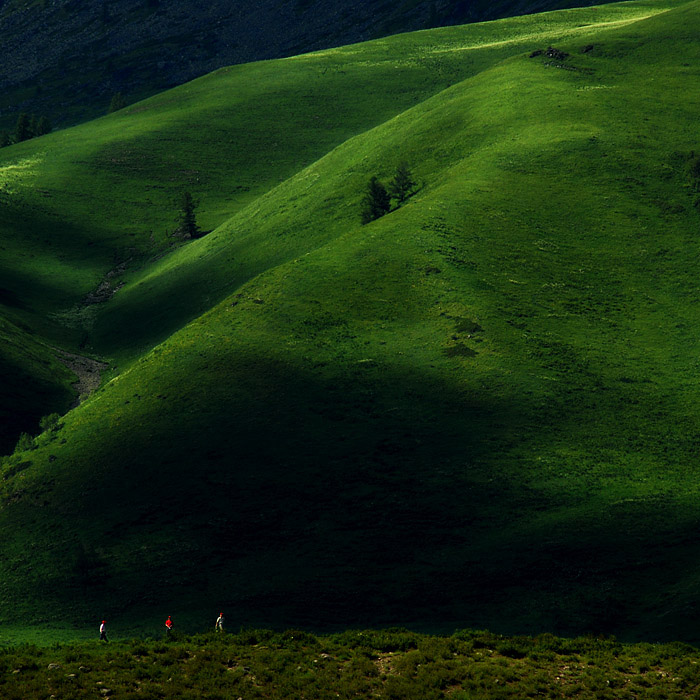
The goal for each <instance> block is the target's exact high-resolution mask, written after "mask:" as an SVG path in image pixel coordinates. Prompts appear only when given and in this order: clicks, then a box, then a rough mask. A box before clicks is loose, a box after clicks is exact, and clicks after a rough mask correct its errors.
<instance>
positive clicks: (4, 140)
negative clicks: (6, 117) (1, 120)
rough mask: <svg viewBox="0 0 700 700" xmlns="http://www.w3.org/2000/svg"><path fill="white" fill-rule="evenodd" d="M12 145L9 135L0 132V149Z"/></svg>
mask: <svg viewBox="0 0 700 700" xmlns="http://www.w3.org/2000/svg"><path fill="white" fill-rule="evenodd" d="M11 143H12V139H11V138H10V135H9V134H8V133H7V132H6V131H0V148H5V146H9V145H10V144H11Z"/></svg>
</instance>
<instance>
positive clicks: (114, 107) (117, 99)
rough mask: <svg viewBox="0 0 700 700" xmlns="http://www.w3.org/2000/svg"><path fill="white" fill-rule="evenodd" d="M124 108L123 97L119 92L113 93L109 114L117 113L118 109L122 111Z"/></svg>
mask: <svg viewBox="0 0 700 700" xmlns="http://www.w3.org/2000/svg"><path fill="white" fill-rule="evenodd" d="M124 107H126V100H125V99H124V95H122V94H121V92H115V93H114V95H112V101H111V102H110V103H109V114H111V113H112V112H118V111H119V110H120V109H124Z"/></svg>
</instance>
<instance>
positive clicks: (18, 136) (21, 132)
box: [15, 112, 34, 143]
mask: <svg viewBox="0 0 700 700" xmlns="http://www.w3.org/2000/svg"><path fill="white" fill-rule="evenodd" d="M32 136H34V132H33V131H32V125H31V120H30V118H29V115H28V114H27V113H26V112H22V113H21V114H20V115H19V117H17V125H16V126H15V143H20V142H21V141H26V140H27V139H30V138H32Z"/></svg>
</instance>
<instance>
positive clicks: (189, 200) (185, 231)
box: [175, 192, 201, 238]
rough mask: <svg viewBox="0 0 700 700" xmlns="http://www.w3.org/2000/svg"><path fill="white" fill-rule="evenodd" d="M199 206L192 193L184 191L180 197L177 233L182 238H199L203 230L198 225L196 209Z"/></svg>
mask: <svg viewBox="0 0 700 700" xmlns="http://www.w3.org/2000/svg"><path fill="white" fill-rule="evenodd" d="M196 206H197V202H196V201H195V199H194V197H193V196H192V193H190V192H183V193H182V196H181V198H180V219H179V224H178V227H177V229H176V231H175V234H176V235H177V236H179V237H181V238H199V237H200V235H201V231H200V230H199V226H197V217H196V216H195V213H194V210H195V208H196Z"/></svg>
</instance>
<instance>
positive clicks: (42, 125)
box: [34, 117, 52, 136]
mask: <svg viewBox="0 0 700 700" xmlns="http://www.w3.org/2000/svg"><path fill="white" fill-rule="evenodd" d="M51 131H52V126H51V122H50V121H49V119H48V117H40V118H39V121H37V123H36V130H35V133H34V135H35V136H43V135H44V134H50V133H51Z"/></svg>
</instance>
